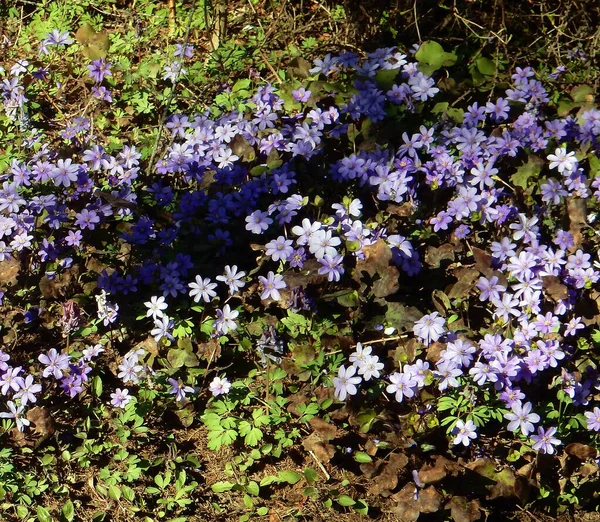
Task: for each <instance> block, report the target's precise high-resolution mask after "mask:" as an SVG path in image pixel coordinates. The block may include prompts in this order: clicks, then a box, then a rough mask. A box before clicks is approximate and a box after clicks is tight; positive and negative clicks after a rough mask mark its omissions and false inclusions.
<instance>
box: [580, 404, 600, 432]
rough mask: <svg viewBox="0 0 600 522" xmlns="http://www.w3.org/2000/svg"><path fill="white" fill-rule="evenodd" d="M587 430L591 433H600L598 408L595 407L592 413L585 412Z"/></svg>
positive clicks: (599, 410) (599, 412) (599, 409)
mask: <svg viewBox="0 0 600 522" xmlns="http://www.w3.org/2000/svg"><path fill="white" fill-rule="evenodd" d="M584 415H585V417H586V419H587V429H588V430H591V431H600V408H598V407H595V408H594V409H593V410H592V411H586V412H585V414H584Z"/></svg>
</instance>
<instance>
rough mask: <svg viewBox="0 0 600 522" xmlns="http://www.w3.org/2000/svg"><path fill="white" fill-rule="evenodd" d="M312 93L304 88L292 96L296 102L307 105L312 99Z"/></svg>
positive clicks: (294, 92)
mask: <svg viewBox="0 0 600 522" xmlns="http://www.w3.org/2000/svg"><path fill="white" fill-rule="evenodd" d="M311 94H312V93H311V91H307V90H306V89H305V88H304V87H300V88H299V89H296V90H295V91H292V96H293V97H294V99H295V100H296V101H299V102H302V103H306V102H307V101H308V100H309V99H310V95H311Z"/></svg>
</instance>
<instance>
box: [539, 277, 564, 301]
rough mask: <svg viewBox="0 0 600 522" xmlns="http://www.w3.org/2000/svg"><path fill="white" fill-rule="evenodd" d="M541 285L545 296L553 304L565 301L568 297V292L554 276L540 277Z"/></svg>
mask: <svg viewBox="0 0 600 522" xmlns="http://www.w3.org/2000/svg"><path fill="white" fill-rule="evenodd" d="M542 285H543V288H544V292H545V293H546V295H548V296H550V298H551V299H552V300H553V301H554V302H555V303H558V302H559V301H561V300H562V299H566V298H567V297H568V295H569V290H568V288H567V287H566V285H563V284H562V283H561V282H560V279H559V278H558V277H556V276H544V277H542Z"/></svg>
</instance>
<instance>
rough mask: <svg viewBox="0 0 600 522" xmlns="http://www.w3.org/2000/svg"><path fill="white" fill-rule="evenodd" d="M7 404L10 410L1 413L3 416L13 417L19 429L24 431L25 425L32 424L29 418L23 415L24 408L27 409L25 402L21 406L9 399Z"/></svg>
mask: <svg viewBox="0 0 600 522" xmlns="http://www.w3.org/2000/svg"><path fill="white" fill-rule="evenodd" d="M6 405H7V406H8V409H9V411H8V412H2V413H0V417H1V418H3V419H13V420H14V421H15V424H16V425H17V429H18V430H19V431H23V430H24V429H25V426H29V425H30V424H31V422H30V421H29V420H28V419H26V418H23V417H22V416H21V414H22V413H23V410H24V409H25V405H24V404H19V406H17V405H16V404H15V403H14V402H13V401H8V402H7V403H6Z"/></svg>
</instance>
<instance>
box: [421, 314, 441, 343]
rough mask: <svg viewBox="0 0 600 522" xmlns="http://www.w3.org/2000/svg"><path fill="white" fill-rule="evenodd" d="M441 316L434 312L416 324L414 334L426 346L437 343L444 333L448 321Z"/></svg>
mask: <svg viewBox="0 0 600 522" xmlns="http://www.w3.org/2000/svg"><path fill="white" fill-rule="evenodd" d="M439 315H440V314H439V313H438V312H433V313H432V314H429V315H424V316H423V317H421V319H419V320H418V321H417V322H415V325H414V327H413V332H414V334H415V335H416V336H417V337H418V338H419V340H420V341H422V342H423V343H424V344H431V343H432V342H435V341H437V340H438V339H439V338H440V337H441V336H442V334H443V333H444V331H445V329H444V325H445V324H446V320H445V319H444V318H443V317H440V316H439Z"/></svg>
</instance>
